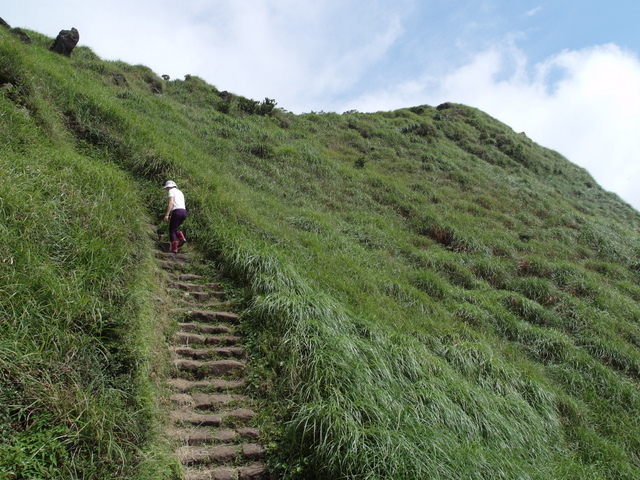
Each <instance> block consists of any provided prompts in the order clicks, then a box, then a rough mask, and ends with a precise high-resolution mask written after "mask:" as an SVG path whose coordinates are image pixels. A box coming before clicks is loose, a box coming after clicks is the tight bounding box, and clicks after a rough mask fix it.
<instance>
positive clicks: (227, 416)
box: [171, 408, 256, 427]
mask: <svg viewBox="0 0 640 480" xmlns="http://www.w3.org/2000/svg"><path fill="white" fill-rule="evenodd" d="M255 416H256V413H255V412H254V411H253V410H250V409H248V408H237V409H235V410H229V411H225V412H221V413H206V414H205V413H196V412H193V411H188V410H174V411H172V412H171V420H172V421H173V422H174V423H175V424H177V425H192V426H195V427H219V426H220V425H222V423H223V422H224V423H226V424H228V423H232V424H234V425H237V424H240V425H246V424H247V422H250V421H251V420H253V418H254V417H255Z"/></svg>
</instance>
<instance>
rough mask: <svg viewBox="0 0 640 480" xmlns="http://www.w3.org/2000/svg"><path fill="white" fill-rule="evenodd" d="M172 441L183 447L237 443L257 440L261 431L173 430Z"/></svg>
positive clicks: (170, 432) (204, 428)
mask: <svg viewBox="0 0 640 480" xmlns="http://www.w3.org/2000/svg"><path fill="white" fill-rule="evenodd" d="M168 434H169V437H170V438H171V439H172V440H175V441H178V442H180V443H182V444H183V445H192V446H193V445H204V444H211V443H237V442H240V441H245V440H257V439H258V437H259V436H260V431H259V430H258V429H257V428H250V427H245V428H238V429H231V428H225V429H212V428H207V427H190V428H173V429H171V430H169V432H168Z"/></svg>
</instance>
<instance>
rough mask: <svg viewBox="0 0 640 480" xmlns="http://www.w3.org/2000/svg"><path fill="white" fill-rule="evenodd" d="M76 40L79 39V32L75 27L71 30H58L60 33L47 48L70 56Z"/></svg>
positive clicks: (76, 42)
mask: <svg viewBox="0 0 640 480" xmlns="http://www.w3.org/2000/svg"><path fill="white" fill-rule="evenodd" d="M78 40H80V34H79V33H78V30H76V29H75V28H72V29H71V30H60V33H59V34H58V36H57V37H56V39H55V40H54V41H53V43H52V44H51V47H49V50H51V51H52V52H56V53H59V54H61V55H65V56H67V57H70V56H71V52H72V51H73V49H74V48H75V46H76V45H77V44H78Z"/></svg>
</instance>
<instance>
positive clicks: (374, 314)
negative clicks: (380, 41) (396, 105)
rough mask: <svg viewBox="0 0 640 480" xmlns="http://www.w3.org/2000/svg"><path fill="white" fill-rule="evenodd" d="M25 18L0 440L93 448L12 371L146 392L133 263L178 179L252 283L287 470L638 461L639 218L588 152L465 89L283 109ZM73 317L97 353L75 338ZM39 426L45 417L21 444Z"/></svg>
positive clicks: (142, 277)
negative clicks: (132, 341) (45, 33)
mask: <svg viewBox="0 0 640 480" xmlns="http://www.w3.org/2000/svg"><path fill="white" fill-rule="evenodd" d="M32 36H33V38H34V39H35V42H34V44H32V45H24V44H22V43H21V42H20V41H19V40H17V39H15V38H14V37H13V36H11V35H10V33H9V32H5V31H2V32H0V42H1V49H2V50H1V51H2V55H1V56H0V79H1V83H4V84H8V85H5V86H4V87H3V89H2V95H0V101H1V104H0V105H1V106H2V114H1V115H2V117H1V118H2V124H1V128H2V131H1V133H0V138H1V139H2V142H0V152H1V158H2V164H3V166H2V175H3V177H4V179H3V180H6V186H5V187H4V188H3V192H2V203H0V208H2V223H1V225H2V228H3V229H4V231H5V238H7V239H8V241H7V242H6V243H5V244H4V245H3V247H2V249H0V252H2V254H1V257H2V261H3V269H2V277H0V278H2V280H1V282H2V283H1V285H2V289H3V292H5V291H6V292H7V294H6V295H4V294H3V297H2V300H1V301H0V302H1V303H0V305H1V306H2V310H1V312H2V313H1V314H2V316H3V317H5V318H7V321H6V322H4V323H3V324H2V328H3V329H4V330H6V332H4V333H3V335H2V343H1V344H0V349H1V351H2V352H3V353H2V356H1V361H2V364H1V367H0V381H1V382H2V387H3V389H2V391H3V392H6V391H9V392H10V393H9V395H10V398H7V399H5V400H4V401H3V404H6V405H19V406H18V407H15V408H5V409H4V410H3V411H2V412H3V413H2V414H3V416H5V418H7V419H9V420H10V422H9V423H6V424H7V425H9V426H8V427H7V429H6V430H7V431H6V432H5V438H7V439H8V440H7V442H6V444H5V446H3V447H0V448H5V449H7V451H9V450H11V451H13V450H15V448H14V447H15V445H16V442H19V441H20V439H21V438H36V439H38V438H40V439H44V438H45V437H46V435H49V437H50V438H61V439H63V440H62V441H61V442H58V444H59V445H58V446H56V447H55V448H58V450H55V451H54V453H52V455H53V454H55V455H58V462H60V463H61V464H65V465H67V464H69V461H68V457H69V455H74V456H76V457H78V458H82V459H83V460H82V461H84V462H85V463H86V464H88V465H90V464H92V463H96V462H92V460H91V459H89V460H87V455H89V453H88V451H89V450H88V449H87V447H86V445H87V444H91V443H90V440H88V439H84V438H78V437H80V436H81V435H79V433H80V432H76V433H77V434H78V435H76V436H75V437H74V436H73V435H71V433H68V431H69V430H71V431H73V429H74V428H77V427H76V425H75V424H74V423H73V421H72V420H73V419H74V418H76V417H75V416H74V415H75V414H74V413H73V412H74V410H73V408H72V407H71V406H69V405H63V404H62V403H61V404H60V405H61V406H60V411H59V412H57V413H56V414H55V417H54V420H55V421H53V422H52V421H51V419H50V418H47V417H46V416H45V413H44V412H46V411H47V408H45V407H47V406H48V405H50V404H52V403H54V402H53V400H52V398H57V397H55V396H54V397H52V396H50V392H49V391H48V390H47V389H44V391H40V390H38V389H37V388H35V387H34V385H35V382H34V383H33V384H31V385H30V386H28V388H26V387H23V386H19V388H18V387H15V391H13V390H11V389H13V388H14V387H13V386H14V385H18V384H19V382H18V381H17V380H16V378H18V377H20V378H26V376H25V375H24V374H23V373H22V372H23V369H24V371H25V372H32V373H33V374H34V375H35V374H37V372H41V371H45V372H67V374H68V375H69V376H74V375H77V376H80V377H81V378H83V379H93V378H96V379H104V381H103V380H100V381H101V382H102V383H100V384H99V385H98V384H96V387H95V388H93V387H91V388H89V390H90V391H92V392H97V393H98V395H97V398H98V399H99V400H98V401H101V400H100V399H104V401H107V400H112V398H111V397H110V395H108V394H106V392H107V391H106V390H103V387H102V385H103V384H104V386H105V387H104V388H107V389H108V388H109V386H110V385H111V383H113V382H114V381H116V382H118V385H120V387H118V388H119V390H118V391H120V392H125V393H126V394H127V395H131V396H132V397H135V398H137V399H138V400H137V401H139V402H143V401H144V398H145V397H144V395H145V394H144V390H141V388H142V387H144V385H142V384H143V383H144V381H143V378H144V375H145V367H144V364H145V362H146V360H145V355H146V354H145V352H141V353H140V355H139V356H138V357H137V359H136V360H134V359H133V357H131V355H132V353H133V352H131V350H130V348H129V345H128V344H127V342H125V341H123V340H124V338H125V337H124V336H123V335H121V331H120V330H121V329H123V328H125V327H126V328H134V329H135V328H138V329H139V330H140V331H141V332H144V329H145V328H149V327H145V325H146V324H147V322H148V319H146V320H145V318H146V316H148V314H149V312H148V306H147V307H145V303H144V301H141V300H140V299H141V298H142V299H144V298H145V296H144V293H143V292H144V291H145V288H147V289H148V288H149V285H146V286H145V285H144V283H145V282H148V281H149V279H150V278H151V275H152V274H151V271H150V270H149V269H147V270H145V269H144V268H142V269H138V268H134V269H132V268H131V267H132V266H138V265H145V258H148V256H145V255H148V252H149V249H150V245H149V244H148V241H147V240H146V239H145V237H144V234H143V232H144V229H145V225H144V224H145V221H146V218H145V217H146V216H151V215H155V214H156V213H158V212H161V211H162V205H163V202H164V197H163V196H162V192H161V191H159V187H160V185H161V184H162V182H163V181H164V180H165V179H167V178H169V177H170V178H172V179H173V180H176V181H177V182H178V184H179V185H180V186H181V188H182V189H183V190H184V191H185V192H186V193H187V195H188V198H189V205H190V218H189V221H188V224H187V225H188V229H189V230H188V232H189V233H190V235H191V236H192V237H193V238H194V239H195V240H197V242H198V244H199V246H200V247H201V248H203V249H204V251H206V252H207V255H208V256H209V258H210V259H211V260H212V261H215V262H217V263H219V265H220V266H221V267H222V268H223V269H224V271H225V272H226V273H227V274H228V275H229V276H230V277H232V278H234V279H235V280H236V281H237V282H238V285H239V286H242V287H243V288H244V292H245V293H244V295H245V299H246V304H247V307H248V310H247V314H246V318H247V322H248V324H249V325H250V327H249V328H250V329H251V333H252V338H253V342H254V346H255V351H256V357H255V358H254V365H256V366H255V369H256V370H255V376H256V386H257V387H258V388H259V389H260V392H261V393H262V394H263V395H264V398H265V401H266V402H269V404H270V405H273V407H272V409H271V410H270V413H271V417H272V418H271V420H270V425H271V435H272V436H273V441H274V452H273V457H272V458H273V463H274V468H278V469H280V471H281V472H282V474H283V475H284V476H285V477H286V478H298V477H300V478H323V479H324V478H356V477H357V478H370V479H377V478H398V479H400V478H403V479H405V478H406V479H411V478H415V479H424V478H447V479H451V478H460V479H468V478H478V479H479V478H487V479H489V478H490V479H496V478H505V479H507V478H508V479H511V478H520V479H522V478H532V479H533V478H539V479H542V478H575V479H581V478H603V479H604V478H629V479H631V478H638V477H639V476H640V458H638V456H639V454H640V444H639V442H640V440H639V439H640V425H639V422H638V420H637V415H636V412H637V411H638V407H640V392H639V391H638V377H639V375H640V350H638V346H639V345H640V328H639V327H638V320H640V309H639V303H638V302H639V301H640V285H639V275H640V263H639V261H638V254H639V247H638V239H639V238H638V237H639V235H638V226H639V225H640V214H638V213H637V212H636V211H634V210H633V209H632V208H631V207H629V206H628V205H626V204H625V203H624V202H622V201H620V199H618V198H617V197H616V196H615V195H613V194H610V193H607V192H605V191H603V190H602V189H601V188H600V187H599V186H598V185H597V184H596V183H595V182H594V181H593V179H592V178H591V177H590V176H589V175H588V174H587V173H586V172H585V171H584V170H582V169H580V168H578V167H576V166H575V165H572V164H571V163H569V162H568V161H567V160H566V159H564V158H562V157H561V156H560V155H558V154H557V153H555V152H552V151H549V150H547V149H545V148H542V147H540V146H538V145H536V144H534V143H533V142H531V141H530V140H529V139H528V138H527V137H526V135H524V134H516V133H514V132H513V131H512V130H511V129H509V128H508V127H507V126H505V125H503V124H501V123H500V122H498V121H496V120H495V119H492V118H490V117H489V116H487V115H486V114H484V113H482V112H480V111H478V110H476V109H473V108H470V107H466V106H463V105H457V104H444V105H441V106H439V107H437V108H433V107H429V106H419V107H412V108H409V109H401V110H397V111H394V112H379V113H375V114H361V113H358V112H349V113H345V114H342V115H338V114H335V113H309V114H304V115H293V114H290V113H287V112H285V111H282V110H278V109H273V110H272V107H273V101H270V100H268V99H265V101H264V102H261V103H259V102H254V101H251V100H249V99H246V98H243V97H239V96H236V95H232V94H226V93H221V92H220V91H219V90H218V89H217V88H215V87H213V86H210V85H208V84H206V83H205V82H204V81H202V80H201V79H199V78H197V77H193V76H187V77H186V78H185V80H173V81H167V82H163V81H162V80H160V79H159V78H158V77H157V76H156V75H155V74H153V72H151V71H150V70H149V69H147V68H145V67H142V66H130V65H126V64H124V63H121V62H104V61H102V60H100V59H99V58H98V57H96V56H95V55H94V54H93V53H92V52H91V51H90V50H88V49H86V48H79V49H77V50H76V51H75V52H74V54H73V56H72V58H71V59H67V58H63V57H60V56H58V55H55V54H53V53H51V52H48V51H47V49H46V46H48V43H49V42H50V39H46V38H44V37H42V36H38V35H37V34H32ZM3 184H5V182H3ZM60 190H62V191H63V192H64V193H65V194H64V195H61V194H60V195H58V192H59V191H60ZM26 199H28V201H26ZM26 232H29V233H28V234H26ZM21 252H22V253H21ZM19 255H24V258H26V259H27V260H28V261H27V260H23V261H18V260H17V259H18V258H19ZM103 271H104V273H102V272H103ZM41 272H42V273H41ZM95 272H100V275H99V277H98V276H96V275H95ZM42 275H48V276H49V277H46V276H42ZM103 275H104V277H103ZM38 278H42V279H43V280H42V281H41V285H40V284H38V285H37V286H35V285H33V283H32V282H36V281H37V280H36V279H38ZM48 278H49V279H54V278H55V279H56V281H55V282H54V281H52V280H47V279H48ZM97 278H100V280H97ZM55 285H59V287H58V288H59V291H58V290H54V289H53V287H54V286H55ZM132 292H133V293H132ZM136 292H137V293H136ZM146 298H148V297H146ZM65 300H68V302H67V303H73V305H74V310H73V311H74V312H76V313H73V314H72V315H71V317H68V316H65V315H64V314H62V313H61V312H63V311H66V310H65V308H66V307H65V308H63V306H64V305H66V304H65V303H64V301H65ZM31 318H37V319H40V320H39V321H37V322H36V321H33V322H30V321H29V320H28V319H31ZM110 318H113V319H114V320H113V321H114V324H113V325H117V327H116V328H112V326H113V325H112V324H111V323H110V321H109V319H110ZM124 318H128V319H131V318H134V319H136V321H135V322H133V324H131V323H128V322H125V321H124ZM78 319H83V320H78ZM53 320H55V322H54V321H53ZM32 323H33V324H32ZM58 323H59V324H60V326H59V327H57V326H56V328H60V331H57V330H55V329H54V328H51V329H48V328H47V326H48V325H51V324H55V325H58ZM25 325H30V327H29V328H33V329H37V330H36V331H37V332H39V333H38V334H37V335H36V336H35V337H34V336H33V332H29V331H26V330H25V328H26V327H25ZM42 332H47V334H48V335H49V336H47V337H45V336H41V335H42ZM105 332H109V334H105ZM113 332H117V334H113ZM71 333H73V334H74V335H78V337H80V338H81V340H82V341H84V342H86V343H87V344H94V343H95V344H96V345H100V347H99V348H100V349H101V351H102V352H106V353H105V354H104V357H103V358H102V359H101V360H100V361H99V362H98V361H97V360H96V361H95V362H94V363H93V364H91V363H87V362H84V361H83V360H81V359H80V358H79V357H78V356H77V355H73V354H71V355H68V354H67V353H66V351H67V350H66V349H67V347H66V346H65V347H64V348H62V347H61V346H60V345H59V342H60V341H61V339H64V341H65V342H67V341H68V342H69V344H74V345H75V341H73V338H74V337H73V335H71ZM34 338H35V341H36V343H37V345H36V346H34V349H33V350H31V352H33V351H36V352H37V354H33V353H30V354H29V357H28V358H29V359H30V360H29V361H27V360H26V359H25V360H24V362H22V363H21V362H20V361H16V358H21V357H20V356H19V355H18V356H17V357H16V356H15V353H16V352H15V350H18V347H17V346H19V345H22V344H23V343H25V342H26V341H27V339H29V340H30V341H31V339H34ZM141 338H142V340H141V341H142V342H144V341H145V340H144V338H145V337H144V334H142V335H141ZM5 339H7V340H6V341H5ZM146 341H150V340H149V339H148V338H147V340H146ZM65 345H66V344H65ZM121 354H122V356H121ZM25 358H26V357H25ZM120 358H124V359H127V358H129V359H130V360H131V361H130V363H128V364H126V365H124V366H122V365H120V362H121V361H120V360H118V359H120ZM31 359H37V361H32V360H31ZM136 362H139V363H136ZM63 364H64V365H63ZM134 364H135V365H134ZM87 365H94V366H93V367H92V368H93V370H94V371H95V372H93V373H91V375H88V374H86V372H85V371H84V370H83V369H86V368H88V367H87ZM141 365H142V366H141ZM63 367H64V368H63ZM56 375H58V374H57V373H56ZM60 375H61V377H64V375H62V374H60ZM113 379H116V380H113ZM134 379H137V380H134ZM92 381H95V382H98V380H92ZM16 382H18V383H16ZM50 383H51V385H53V386H55V388H61V387H60V385H68V384H69V383H71V384H74V381H73V380H69V379H67V378H55V379H52V381H51V382H50ZM75 383H81V382H75ZM122 385H125V386H126V385H128V387H127V388H129V390H127V389H126V388H123V387H122ZM141 385H142V387H141ZM83 388H85V387H84V385H81V388H79V389H78V391H83ZM125 393H123V394H122V395H125ZM116 400H117V398H116ZM31 402H35V403H34V405H36V406H39V408H37V409H35V411H37V412H38V414H39V415H42V417H33V416H32V415H31V413H30V412H31V410H30V409H31V408H32V406H31ZM71 403H73V402H71ZM133 403H134V404H135V402H133ZM122 410H126V409H121V411H122ZM131 411H132V412H133V411H144V410H140V409H137V407H136V408H132V409H131ZM123 414H124V413H123ZM34 418H47V420H46V422H48V423H47V425H50V428H45V427H43V426H42V425H41V424H38V425H40V427H39V429H38V430H37V431H35V432H34V431H31V433H32V434H33V435H31V436H29V435H28V433H29V432H30V429H31V428H32V425H33V424H35V423H34V422H33V419H34ZM109 421H114V419H109ZM145 421H146V420H145V419H136V418H135V415H134V418H133V419H132V420H131V422H130V423H127V424H126V426H124V427H123V426H122V424H120V422H117V421H114V423H119V425H118V428H123V429H124V430H126V431H125V432H123V434H122V436H123V437H126V440H125V441H124V442H119V441H118V439H117V440H116V441H115V442H114V443H115V444H117V445H118V448H119V449H122V450H126V449H127V448H129V447H128V445H131V449H132V451H133V450H136V448H139V449H142V450H136V452H137V453H132V454H131V455H130V456H129V457H126V455H128V454H126V455H124V454H123V455H122V456H123V457H126V458H127V459H126V461H124V462H120V463H122V464H127V465H129V464H130V465H131V466H130V467H124V466H118V467H113V468H114V472H115V471H116V470H117V472H116V473H112V475H114V476H113V478H120V477H117V475H125V476H126V475H129V476H128V477H127V478H132V477H133V475H134V474H132V473H127V474H123V473H122V472H124V471H125V470H126V468H130V470H129V472H134V471H140V468H141V467H136V466H135V462H136V461H137V460H135V458H136V455H138V457H137V458H138V459H139V458H140V455H142V456H144V455H143V454H140V453H139V452H140V451H142V452H144V449H145V445H148V444H149V442H150V441H152V439H149V438H143V437H144V436H138V437H136V436H135V431H136V429H139V428H140V425H144V422H145ZM93 428H95V431H96V432H97V433H96V435H95V437H96V440H95V441H96V442H98V443H99V444H100V438H99V433H100V432H105V431H108V430H106V428H107V427H105V426H95V427H93ZM56 429H66V430H64V431H65V432H67V433H64V434H63V435H60V434H59V433H57V431H56ZM100 429H102V430H100ZM81 432H84V430H81ZM38 435H42V436H44V437H38ZM49 437H46V438H49ZM82 442H87V443H82ZM127 442H128V443H127ZM122 445H125V447H123V446H122ZM134 445H135V447H134ZM52 448H53V447H52ZM105 448H106V447H105ZM114 448H115V447H114ZM12 449H13V450H12ZM0 451H1V450H0ZM55 452H57V453H55ZM69 452H71V453H69ZM113 463H114V464H118V465H120V464H119V463H118V462H116V461H113ZM0 465H1V463H0ZM84 468H87V467H84ZM104 468H105V469H106V467H104ZM105 471H106V470H105ZM76 475H77V478H81V477H82V476H81V475H79V474H76ZM102 475H103V477H102V478H107V477H106V474H105V473H102ZM158 475H161V474H158ZM69 476H70V474H69V473H67V475H66V476H64V475H63V476H61V477H60V478H69ZM8 478H12V477H8ZM18 478H19V477H18ZM85 478H86V477H85Z"/></svg>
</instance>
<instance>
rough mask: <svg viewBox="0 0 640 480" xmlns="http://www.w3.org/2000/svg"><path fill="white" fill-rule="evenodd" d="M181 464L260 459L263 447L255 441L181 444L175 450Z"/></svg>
mask: <svg viewBox="0 0 640 480" xmlns="http://www.w3.org/2000/svg"><path fill="white" fill-rule="evenodd" d="M176 454H177V456H178V460H179V461H180V463H182V464H183V465H216V464H217V465H223V464H231V463H235V462H239V461H243V460H244V461H247V460H262V459H263V458H264V456H265V450H264V447H263V446H262V445H260V444H257V443H242V444H240V445H227V444H224V445H215V446H212V447H202V446H189V445H187V446H183V447H179V448H178V450H177V451H176Z"/></svg>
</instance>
